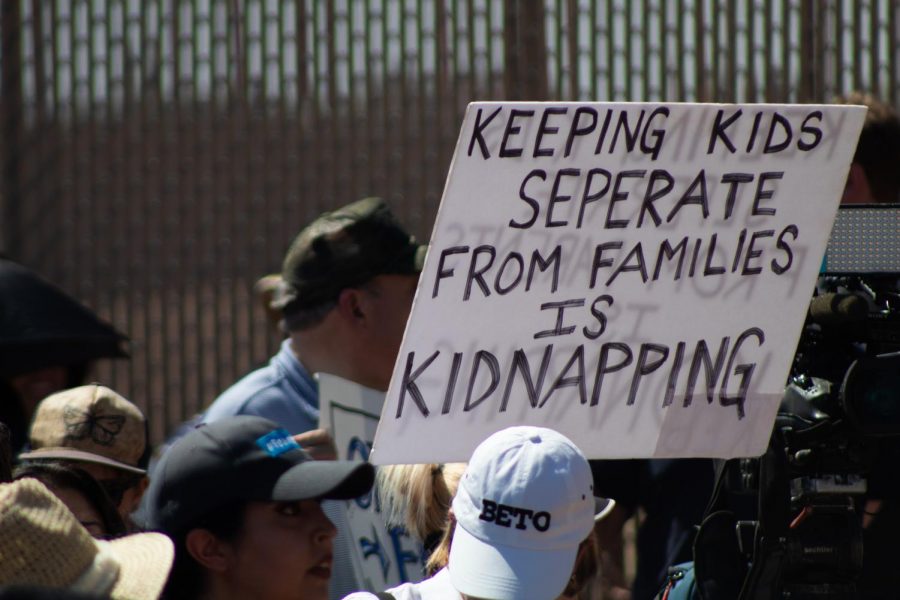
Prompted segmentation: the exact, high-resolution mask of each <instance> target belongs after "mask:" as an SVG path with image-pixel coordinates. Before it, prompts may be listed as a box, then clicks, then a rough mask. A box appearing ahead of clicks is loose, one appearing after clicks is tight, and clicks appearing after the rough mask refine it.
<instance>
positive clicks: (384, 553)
mask: <svg viewBox="0 0 900 600" xmlns="http://www.w3.org/2000/svg"><path fill="white" fill-rule="evenodd" d="M316 379H317V380H318V382H319V427H321V428H323V429H327V430H328V431H329V432H330V433H331V436H332V439H333V440H334V444H335V447H336V448H337V454H338V459H341V460H368V458H369V451H370V449H371V447H372V439H373V438H374V436H375V428H376V427H377V425H378V415H379V414H380V413H381V407H382V405H383V404H384V394H383V393H382V392H379V391H376V390H373V389H370V388H367V387H364V386H361V385H359V384H356V383H353V382H352V381H348V380H346V379H343V378H341V377H337V376H335V375H329V374H327V373H316ZM346 506H347V524H348V528H349V531H350V534H351V539H352V543H351V546H352V549H351V552H352V555H353V568H354V571H355V573H356V576H357V580H358V581H360V582H362V583H363V585H364V586H365V588H366V589H368V590H371V591H381V590H384V589H387V588H389V587H394V586H396V585H399V584H401V583H403V582H405V581H419V580H420V579H422V573H423V567H424V560H423V554H424V550H423V548H422V544H421V543H419V542H417V541H416V540H414V539H412V538H411V537H410V536H409V534H407V533H406V532H405V531H404V530H403V529H402V528H399V527H390V528H389V527H387V526H386V525H385V522H384V518H382V515H381V508H380V506H379V502H378V498H377V493H376V491H375V490H374V489H373V490H372V491H371V492H370V493H369V494H367V495H365V496H363V497H361V498H357V499H355V500H351V501H350V502H348V503H347V504H346Z"/></svg>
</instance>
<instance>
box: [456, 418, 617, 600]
mask: <svg viewBox="0 0 900 600" xmlns="http://www.w3.org/2000/svg"><path fill="white" fill-rule="evenodd" d="M613 505H614V502H613V501H612V500H603V499H600V500H599V501H595V498H594V492H593V479H592V477H591V469H590V467H589V466H588V462H587V459H586V458H585V457H584V455H583V454H582V453H581V451H580V450H579V449H578V447H577V446H575V444H574V443H572V441H571V440H569V439H568V438H567V437H566V436H564V435H562V434H561V433H558V432H556V431H553V430H552V429H546V428H543V427H525V426H522V427H510V428H508V429H504V430H502V431H498V432H497V433H495V434H493V435H491V436H490V437H488V438H487V439H486V440H484V441H483V442H482V443H481V444H480V445H479V446H478V448H476V449H475V452H474V453H473V454H472V458H471V460H470V461H469V464H468V467H466V471H465V473H464V474H463V477H462V479H461V480H460V483H459V489H458V491H457V492H456V497H455V498H454V499H453V513H454V515H455V516H456V529H455V530H454V533H453V543H452V545H451V547H450V562H449V570H450V580H451V582H452V583H453V586H454V587H455V588H456V590H457V591H458V592H460V593H462V594H465V595H467V596H474V597H477V598H490V599H491V600H507V599H509V600H514V599H520V598H530V599H534V600H543V599H546V600H551V599H553V598H556V597H557V596H559V595H560V593H562V591H563V590H564V589H565V586H566V583H567V582H568V580H569V577H570V576H571V574H572V567H573V566H574V563H575V558H576V556H577V554H578V547H579V545H580V544H581V542H582V541H584V539H585V538H587V537H588V535H589V534H590V533H591V531H592V529H593V527H594V520H595V515H598V516H599V517H602V516H605V515H606V514H607V513H608V512H609V511H610V510H611V509H612V506H613Z"/></svg>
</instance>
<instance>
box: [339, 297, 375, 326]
mask: <svg viewBox="0 0 900 600" xmlns="http://www.w3.org/2000/svg"><path fill="white" fill-rule="evenodd" d="M337 309H338V313H339V314H340V315H341V316H342V317H343V318H344V319H345V320H347V321H348V322H350V323H362V322H364V321H365V320H366V317H367V316H368V310H367V305H366V298H365V295H364V294H363V292H362V290H359V289H356V288H344V289H343V290H341V293H340V294H338V301H337Z"/></svg>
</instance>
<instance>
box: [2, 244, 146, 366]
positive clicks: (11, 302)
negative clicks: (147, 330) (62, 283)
mask: <svg viewBox="0 0 900 600" xmlns="http://www.w3.org/2000/svg"><path fill="white" fill-rule="evenodd" d="M127 341H128V337H127V336H125V335H124V334H122V333H120V332H119V331H117V330H116V329H115V328H114V327H113V326H112V325H109V324H108V323H105V322H104V321H102V320H100V318H98V317H97V315H95V314H94V313H93V312H91V311H90V310H89V309H87V308H86V307H84V306H82V305H81V304H80V303H78V302H77V301H76V300H74V299H73V298H72V297H70V296H69V295H68V294H66V293H65V292H63V291H62V290H60V289H59V288H58V287H56V286H54V285H52V284H50V283H49V282H47V281H45V280H44V279H42V278H41V277H39V276H38V275H37V274H36V273H34V272H32V271H30V270H29V269H27V268H25V267H23V266H22V265H20V264H17V263H15V262H13V261H11V260H6V259H0V377H13V376H15V375H20V374H23V373H29V372H31V371H37V370H39V369H43V368H47V367H56V366H69V365H80V364H84V363H88V362H91V361H94V360H97V359H100V358H124V357H127V356H128V353H127V352H126V351H125V350H124V349H123V345H124V344H125V343H126V342H127Z"/></svg>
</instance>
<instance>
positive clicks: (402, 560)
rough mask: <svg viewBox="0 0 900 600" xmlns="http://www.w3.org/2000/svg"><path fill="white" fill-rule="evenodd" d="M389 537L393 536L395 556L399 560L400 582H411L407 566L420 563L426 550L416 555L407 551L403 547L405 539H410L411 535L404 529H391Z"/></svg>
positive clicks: (392, 543) (392, 542)
mask: <svg viewBox="0 0 900 600" xmlns="http://www.w3.org/2000/svg"><path fill="white" fill-rule="evenodd" d="M388 535H390V536H391V545H392V546H393V547H394V556H395V557H396V558H397V571H398V572H399V574H400V581H410V579H409V575H407V574H406V565H408V564H416V563H418V562H419V560H420V557H421V556H422V555H424V553H425V550H424V548H423V549H422V550H421V551H420V552H418V553H416V552H412V551H410V550H407V549H405V548H404V547H403V538H406V539H409V534H408V533H406V530H405V529H403V528H402V527H391V528H390V529H388ZM423 562H424V561H423Z"/></svg>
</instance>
